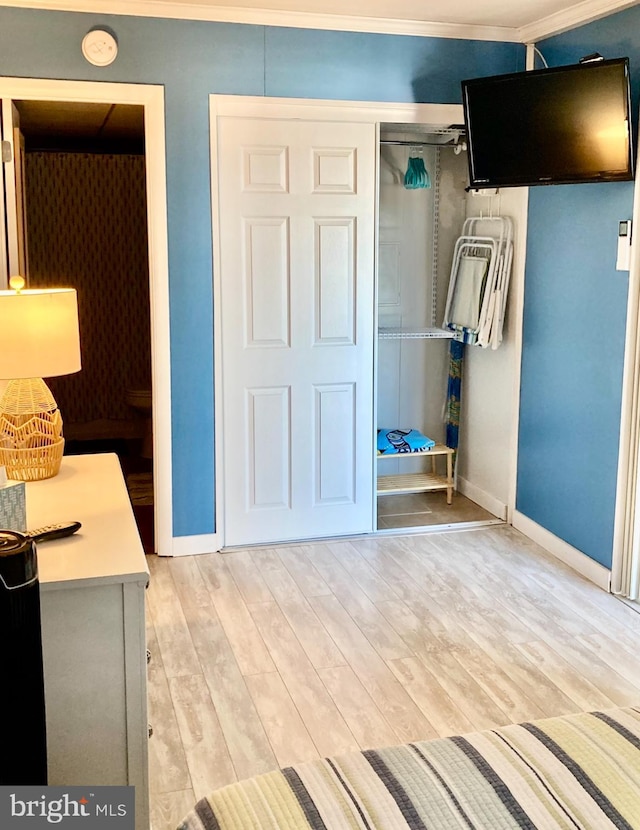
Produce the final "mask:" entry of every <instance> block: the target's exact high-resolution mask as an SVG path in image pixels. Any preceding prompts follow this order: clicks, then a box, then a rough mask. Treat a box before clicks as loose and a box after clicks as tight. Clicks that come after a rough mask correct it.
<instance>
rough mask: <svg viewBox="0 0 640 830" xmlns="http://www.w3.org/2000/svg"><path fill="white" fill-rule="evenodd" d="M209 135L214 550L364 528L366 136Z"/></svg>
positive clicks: (367, 512) (369, 392) (369, 197)
mask: <svg viewBox="0 0 640 830" xmlns="http://www.w3.org/2000/svg"><path fill="white" fill-rule="evenodd" d="M218 125H219V133H218V141H219V144H218V168H219V169H218V181H219V216H220V220H219V221H220V261H221V294H222V365H223V397H224V400H223V413H224V414H223V417H224V424H223V429H224V438H223V445H224V501H225V544H226V545H244V544H251V543H260V542H270V541H278V540H286V539H306V538H313V537H320V536H328V535H338V534H350V533H359V532H368V531H371V530H372V529H373V528H372V523H373V448H372V440H373V439H372V436H373V319H374V313H373V295H374V288H373V286H374V276H373V274H374V204H375V189H374V183H375V152H376V150H375V148H376V141H375V128H374V125H373V124H338V123H324V122H310V121H303V120H267V119H251V118H236V117H221V118H219V121H218Z"/></svg>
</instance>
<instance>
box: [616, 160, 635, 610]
mask: <svg viewBox="0 0 640 830" xmlns="http://www.w3.org/2000/svg"><path fill="white" fill-rule="evenodd" d="M639 165H640V147H638V152H637V154H636V170H638V169H640V167H639ZM631 213H632V219H633V220H634V222H638V221H640V220H639V219H638V217H640V176H638V175H636V178H635V181H634V188H633V207H632V209H631ZM637 236H638V229H637V228H636V230H635V233H633V234H632V236H631V261H630V268H629V287H628V292H627V326H626V333H625V344H624V364H623V374H622V404H621V408H620V409H621V413H620V441H619V449H618V477H617V482H616V503H615V514H614V527H613V556H612V562H611V592H612V593H614V594H619V595H621V596H623V597H627V598H629V599H632V600H638V599H639V598H640V245H638V243H637Z"/></svg>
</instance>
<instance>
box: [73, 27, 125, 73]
mask: <svg viewBox="0 0 640 830" xmlns="http://www.w3.org/2000/svg"><path fill="white" fill-rule="evenodd" d="M82 54H83V55H84V56H85V58H86V59H87V60H88V61H89V63H92V64H93V65H94V66H109V64H110V63H113V61H114V60H115V59H116V55H117V54H118V44H117V42H116V39H115V38H114V37H113V35H111V34H109V32H105V31H104V30H103V29H92V31H90V32H87V34H86V35H85V36H84V38H83V40H82Z"/></svg>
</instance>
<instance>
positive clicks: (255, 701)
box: [148, 526, 640, 830]
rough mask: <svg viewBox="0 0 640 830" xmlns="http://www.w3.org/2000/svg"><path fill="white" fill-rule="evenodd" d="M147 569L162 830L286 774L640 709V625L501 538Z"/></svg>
mask: <svg viewBox="0 0 640 830" xmlns="http://www.w3.org/2000/svg"><path fill="white" fill-rule="evenodd" d="M149 566H150V569H151V573H152V577H151V584H150V587H149V590H148V607H149V614H148V619H149V625H148V639H149V647H150V649H151V651H152V654H153V657H152V661H151V663H150V665H149V707H150V722H151V724H152V726H153V730H154V734H153V736H152V738H151V739H150V743H149V748H150V778H151V808H152V827H153V830H168V828H174V827H175V826H176V824H177V822H178V820H179V819H180V818H181V817H182V815H183V814H184V813H185V812H186V811H187V810H188V809H190V808H191V807H192V806H193V804H194V802H195V800H197V799H198V798H200V797H201V796H203V795H204V794H206V793H207V792H208V791H210V790H212V789H214V788H216V787H219V786H221V785H224V784H227V783H230V782H233V781H235V780H236V779H239V778H244V777H247V776H251V775H254V774H256V773H261V772H265V771H268V770H271V769H273V768H275V767H278V766H284V765H287V764H291V763H295V762H298V761H303V760H306V759H312V758H317V757H319V756H325V755H332V754H336V753H341V752H345V751H349V750H354V749H357V748H364V747H375V746H383V745H386V744H392V743H398V742H404V741H411V740H419V739H428V738H432V737H437V736H444V735H450V734H456V733H460V732H465V731H470V730H474V729H487V728H490V727H494V726H497V725H501V724H506V723H509V722H517V721H522V720H528V719H532V718H539V717H544V716H550V715H559V714H563V713H567V712H574V711H579V710H586V709H593V708H610V707H612V706H616V705H628V704H636V705H637V704H638V703H640V663H639V661H638V659H637V653H638V637H639V635H640V614H638V613H636V612H635V611H634V610H632V609H631V608H629V607H628V606H627V605H625V604H624V603H622V602H619V601H618V600H616V599H615V598H614V597H612V596H610V595H608V594H606V593H604V592H603V591H601V590H600V589H598V588H596V587H595V586H593V585H591V584H590V583H588V582H586V581H585V580H583V579H582V578H581V577H579V576H577V575H576V574H574V573H573V572H572V571H570V570H569V569H568V568H565V567H564V566H563V565H561V564H559V563H558V562H556V561H555V560H553V559H551V558H549V557H547V556H546V555H545V554H544V553H543V552H542V551H541V549H540V548H538V547H537V546H536V545H534V544H533V543H532V542H530V541H528V540H527V539H525V538H524V537H523V536H521V535H520V534H519V533H517V532H516V531H514V530H513V529H512V528H510V527H507V526H492V527H488V528H483V529H479V530H471V531H466V532H449V533H432V534H426V535H414V536H406V537H386V536H383V537H375V538H373V539H366V540H355V541H340V542H332V543H330V544H322V543H317V544H309V545H305V546H300V547H294V546H288V547H287V546H285V547H279V548H273V549H253V550H241V551H234V552H233V553H225V554H211V555H205V556H198V557H180V558H175V559H161V558H158V557H156V556H153V557H149Z"/></svg>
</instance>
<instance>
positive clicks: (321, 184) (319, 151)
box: [312, 147, 356, 193]
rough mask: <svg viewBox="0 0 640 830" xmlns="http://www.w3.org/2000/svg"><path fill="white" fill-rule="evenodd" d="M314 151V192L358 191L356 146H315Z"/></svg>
mask: <svg viewBox="0 0 640 830" xmlns="http://www.w3.org/2000/svg"><path fill="white" fill-rule="evenodd" d="M312 152H313V192H314V193H356V150H355V148H354V147H344V148H342V147H315V148H314V149H313V151H312Z"/></svg>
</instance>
